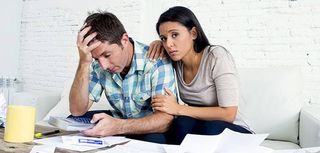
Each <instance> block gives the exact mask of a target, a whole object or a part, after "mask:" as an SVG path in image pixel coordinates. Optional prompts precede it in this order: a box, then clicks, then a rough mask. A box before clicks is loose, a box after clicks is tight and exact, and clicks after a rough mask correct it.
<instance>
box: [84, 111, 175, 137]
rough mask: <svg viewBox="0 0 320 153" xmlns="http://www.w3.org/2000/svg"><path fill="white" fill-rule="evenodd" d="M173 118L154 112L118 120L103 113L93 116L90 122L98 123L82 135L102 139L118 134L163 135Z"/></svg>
mask: <svg viewBox="0 0 320 153" xmlns="http://www.w3.org/2000/svg"><path fill="white" fill-rule="evenodd" d="M172 120H173V116H172V115H169V114H166V113H162V112H156V113H154V114H151V115H148V116H145V117H143V118H139V119H118V118H114V117H112V116H109V115H107V114H105V113H100V114H95V115H94V116H93V118H92V122H93V123H95V122H97V121H99V123H98V124H97V125H95V126H94V127H93V128H92V129H89V130H85V131H83V133H84V134H85V135H88V136H95V137H102V136H111V135H119V134H146V133H163V132H165V131H167V130H168V128H169V126H170V125H171V122H172Z"/></svg>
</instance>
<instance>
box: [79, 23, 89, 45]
mask: <svg viewBox="0 0 320 153" xmlns="http://www.w3.org/2000/svg"><path fill="white" fill-rule="evenodd" d="M90 29H91V26H88V27H85V28H84V29H83V30H81V31H79V34H78V37H77V42H80V43H81V42H83V39H84V36H85V35H86V34H87V33H88V32H89V30H90Z"/></svg>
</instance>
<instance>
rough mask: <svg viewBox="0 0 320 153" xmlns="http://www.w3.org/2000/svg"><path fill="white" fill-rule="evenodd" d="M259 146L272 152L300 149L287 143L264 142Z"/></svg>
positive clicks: (293, 144)
mask: <svg viewBox="0 0 320 153" xmlns="http://www.w3.org/2000/svg"><path fill="white" fill-rule="evenodd" d="M261 146H264V147H267V148H271V149H274V150H284V149H300V146H299V145H297V144H295V143H292V142H288V141H274V140H264V141H263V142H262V144H261Z"/></svg>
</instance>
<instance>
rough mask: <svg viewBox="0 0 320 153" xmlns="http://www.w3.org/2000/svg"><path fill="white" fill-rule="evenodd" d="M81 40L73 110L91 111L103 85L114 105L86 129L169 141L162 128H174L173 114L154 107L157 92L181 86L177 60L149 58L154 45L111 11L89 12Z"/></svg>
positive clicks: (100, 133) (92, 132)
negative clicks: (137, 38) (176, 72)
mask: <svg viewBox="0 0 320 153" xmlns="http://www.w3.org/2000/svg"><path fill="white" fill-rule="evenodd" d="M77 46H78V51H79V56H80V60H79V65H78V69H77V72H76V75H75V79H74V81H73V84H72V87H71V91H70V97H69V100H70V103H69V105H70V112H71V114H72V115H73V116H81V115H88V114H85V113H86V112H87V111H88V110H89V108H90V107H91V105H92V103H93V102H98V101H99V99H100V97H101V95H102V92H103V91H104V92H105V95H106V97H107V99H108V101H109V103H110V105H111V106H112V107H113V109H114V110H113V111H105V113H99V114H94V115H93V117H92V120H91V122H93V123H97V124H96V125H95V126H94V127H93V128H92V129H89V130H86V131H83V133H84V134H85V135H88V136H98V137H101V136H110V135H127V136H129V137H131V138H134V139H140V140H144V141H151V142H157V143H165V137H164V135H163V134H161V133H164V132H165V131H166V130H167V129H168V128H169V126H170V124H171V121H172V119H173V116H171V115H168V114H166V113H162V112H154V111H153V110H152V107H151V97H152V96H154V95H164V88H169V89H170V90H171V91H176V90H175V83H174V82H175V81H174V73H173V68H172V65H171V62H170V61H169V60H168V59H163V60H157V61H153V62H152V61H149V60H148V59H147V58H146V57H145V54H146V53H147V50H148V46H146V45H144V44H142V43H139V42H136V41H133V40H132V39H131V38H129V36H128V34H127V33H126V31H125V29H124V27H123V25H122V24H121V22H120V21H119V20H118V19H117V17H116V16H115V15H113V14H111V13H109V12H99V13H94V14H91V15H89V16H88V17H87V19H86V20H85V24H84V26H83V27H82V28H81V30H80V31H79V33H78V37H77ZM88 89H89V90H88ZM170 94H174V93H170ZM164 96H165V95H164Z"/></svg>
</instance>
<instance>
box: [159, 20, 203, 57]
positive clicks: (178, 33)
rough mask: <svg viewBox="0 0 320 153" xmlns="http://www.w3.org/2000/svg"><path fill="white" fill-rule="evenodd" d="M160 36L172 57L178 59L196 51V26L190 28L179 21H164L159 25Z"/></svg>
mask: <svg viewBox="0 0 320 153" xmlns="http://www.w3.org/2000/svg"><path fill="white" fill-rule="evenodd" d="M159 37H160V39H161V41H162V44H163V46H164V48H165V49H166V51H167V53H168V54H169V56H170V58H171V59H172V60H173V61H178V60H181V59H182V58H183V57H185V55H187V53H189V52H190V51H194V48H193V43H194V41H193V40H194V39H196V38H197V34H196V30H195V27H193V28H192V29H191V30H188V29H187V28H186V27H185V26H183V25H182V24H180V23H179V22H164V23H162V24H160V26H159Z"/></svg>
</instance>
